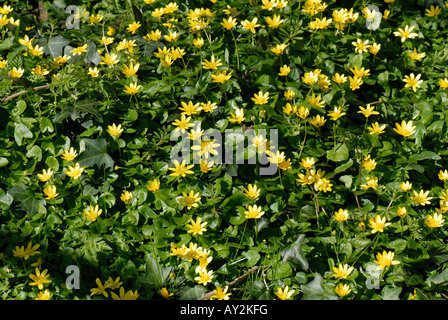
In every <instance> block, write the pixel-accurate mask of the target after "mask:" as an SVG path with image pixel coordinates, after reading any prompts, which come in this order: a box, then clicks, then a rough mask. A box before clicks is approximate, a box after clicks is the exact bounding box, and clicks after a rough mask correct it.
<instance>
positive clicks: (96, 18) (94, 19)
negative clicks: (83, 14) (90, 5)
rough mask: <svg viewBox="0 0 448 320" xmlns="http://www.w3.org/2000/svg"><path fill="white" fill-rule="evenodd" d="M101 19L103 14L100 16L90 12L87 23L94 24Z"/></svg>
mask: <svg viewBox="0 0 448 320" xmlns="http://www.w3.org/2000/svg"><path fill="white" fill-rule="evenodd" d="M102 20H103V16H100V15H99V14H97V15H94V14H92V15H91V16H90V17H89V23H90V24H94V23H96V22H101V21H102Z"/></svg>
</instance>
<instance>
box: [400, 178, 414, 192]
mask: <svg viewBox="0 0 448 320" xmlns="http://www.w3.org/2000/svg"><path fill="white" fill-rule="evenodd" d="M400 189H401V190H403V191H404V192H406V191H409V190H411V189H412V183H410V182H409V181H406V182H402V183H400Z"/></svg>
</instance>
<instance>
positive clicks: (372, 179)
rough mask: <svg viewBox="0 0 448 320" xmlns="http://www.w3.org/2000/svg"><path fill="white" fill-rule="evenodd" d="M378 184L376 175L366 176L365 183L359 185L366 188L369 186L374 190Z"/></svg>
mask: <svg viewBox="0 0 448 320" xmlns="http://www.w3.org/2000/svg"><path fill="white" fill-rule="evenodd" d="M377 185H378V178H377V177H367V178H366V184H362V185H361V186H360V187H361V188H363V189H365V190H367V189H369V188H372V189H374V190H376V187H377Z"/></svg>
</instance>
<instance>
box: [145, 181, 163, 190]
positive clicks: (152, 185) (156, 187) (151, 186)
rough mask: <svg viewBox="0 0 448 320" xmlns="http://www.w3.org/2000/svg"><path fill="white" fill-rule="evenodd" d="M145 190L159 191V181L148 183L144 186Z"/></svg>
mask: <svg viewBox="0 0 448 320" xmlns="http://www.w3.org/2000/svg"><path fill="white" fill-rule="evenodd" d="M146 189H148V191H152V192H157V191H159V189H160V181H159V180H157V179H154V180H150V181H148V184H147V185H146Z"/></svg>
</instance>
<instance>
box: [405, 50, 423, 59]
mask: <svg viewBox="0 0 448 320" xmlns="http://www.w3.org/2000/svg"><path fill="white" fill-rule="evenodd" d="M408 56H409V57H410V58H411V59H412V60H421V59H423V58H424V57H425V56H426V53H424V52H422V53H418V52H417V48H414V51H413V52H410V51H408Z"/></svg>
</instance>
